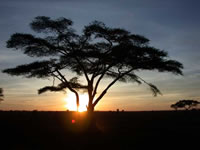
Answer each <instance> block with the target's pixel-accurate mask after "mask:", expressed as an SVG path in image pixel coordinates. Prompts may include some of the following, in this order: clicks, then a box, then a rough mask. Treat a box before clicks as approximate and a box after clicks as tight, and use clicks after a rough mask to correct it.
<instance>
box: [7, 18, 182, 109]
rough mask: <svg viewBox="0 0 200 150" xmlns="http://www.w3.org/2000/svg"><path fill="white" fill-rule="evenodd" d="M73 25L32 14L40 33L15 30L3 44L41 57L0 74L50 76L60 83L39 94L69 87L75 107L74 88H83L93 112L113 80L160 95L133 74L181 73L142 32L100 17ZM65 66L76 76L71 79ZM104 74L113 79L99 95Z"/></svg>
mask: <svg viewBox="0 0 200 150" xmlns="http://www.w3.org/2000/svg"><path fill="white" fill-rule="evenodd" d="M72 25H73V22H72V21H71V20H70V19H66V18H58V19H51V18H50V17H45V16H38V17H36V18H35V19H34V20H33V21H32V22H31V23H30V27H31V29H32V30H33V31H34V32H36V33H37V34H36V35H38V36H36V35H32V34H24V33H15V34H13V35H12V36H11V37H10V39H9V40H8V41H7V47H8V48H14V49H15V50H21V51H22V52H23V53H24V54H26V55H28V56H30V57H35V58H37V59H38V58H41V60H40V61H35V62H33V63H30V64H23V65H20V66H17V67H15V68H11V69H5V70H4V71H3V72H4V73H8V74H10V75H16V76H25V77H27V78H33V77H36V78H49V77H53V78H55V79H56V80H58V81H60V83H59V84H58V85H53V86H45V87H43V88H41V89H39V91H38V93H39V94H41V93H44V92H46V91H62V90H65V89H69V90H70V91H72V92H73V93H74V94H75V95H76V101H77V106H78V105H79V94H78V90H80V89H84V90H85V91H87V92H88V96H89V103H88V106H87V107H88V111H93V110H94V107H95V106H96V105H97V103H98V102H99V101H100V100H101V99H102V97H103V96H104V95H105V94H106V93H107V91H108V89H110V87H111V86H112V85H114V84H115V83H116V82H117V81H121V82H130V81H131V82H136V83H138V84H141V83H145V84H147V85H148V86H149V87H150V89H151V90H152V92H153V94H154V95H155V96H156V95H157V94H161V92H160V91H159V89H158V88H157V87H156V86H155V85H153V84H151V83H149V82H147V81H145V80H144V79H142V78H141V77H139V76H138V75H137V74H136V73H137V72H138V71H142V70H157V71H158V72H171V73H173V74H175V75H182V71H181V69H182V68H183V65H182V64H181V63H180V62H178V61H176V60H171V59H169V56H168V53H167V52H166V51H164V50H160V49H157V48H154V47H152V46H149V39H147V38H146V37H144V36H141V35H137V34H132V33H130V32H129V31H127V30H125V29H121V28H111V27H107V26H106V25H105V24H104V23H103V22H99V21H93V22H92V23H90V24H89V25H87V26H85V27H84V28H83V30H82V33H81V34H78V33H76V31H75V30H74V29H73V28H72ZM64 70H67V71H70V72H74V73H75V74H76V75H75V76H73V77H71V78H70V77H69V76H68V74H67V73H66V71H65V72H64ZM65 73H66V74H65ZM81 76H82V77H84V78H85V80H86V82H84V83H86V84H83V82H82V83H80V81H79V78H80V77H81ZM104 78H111V79H112V80H111V82H110V83H108V85H107V86H106V87H105V89H104V90H103V91H100V92H98V94H97V91H98V87H99V85H100V84H101V81H102V80H103V79H104Z"/></svg>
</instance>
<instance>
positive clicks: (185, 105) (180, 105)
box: [171, 100, 200, 110]
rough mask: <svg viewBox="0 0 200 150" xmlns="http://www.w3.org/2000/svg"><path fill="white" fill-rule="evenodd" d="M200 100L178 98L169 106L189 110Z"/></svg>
mask: <svg viewBox="0 0 200 150" xmlns="http://www.w3.org/2000/svg"><path fill="white" fill-rule="evenodd" d="M198 104H200V102H198V101H197V100H180V101H178V102H176V103H175V104H172V105H171V107H172V108H174V109H176V110H177V109H178V108H185V110H190V109H192V108H195V107H196V106H197V105H198Z"/></svg>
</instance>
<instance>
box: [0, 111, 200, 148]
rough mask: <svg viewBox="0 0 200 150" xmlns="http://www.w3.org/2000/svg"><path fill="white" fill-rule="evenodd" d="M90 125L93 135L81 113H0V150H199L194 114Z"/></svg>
mask: <svg viewBox="0 0 200 150" xmlns="http://www.w3.org/2000/svg"><path fill="white" fill-rule="evenodd" d="M95 119H96V127H97V129H88V130H86V128H87V123H86V122H85V121H84V120H85V114H84V113H80V114H77V113H74V112H39V111H33V112H27V111H0V127H1V145H0V149H2V150H4V149H6V150H9V149H11V150H15V149H19V150H53V149H54V150H64V149H66V150H67V149H70V150H71V149H75V150H76V149H80V150H83V149H87V150H90V149H91V150H92V149H95V150H97V149H98V150H99V149H110V150H116V149H142V148H144V147H145V148H148V149H150V148H154V149H164V148H168V149H174V148H177V149H180V148H183V147H184V148H188V149H193V148H194V147H196V146H198V147H199V139H200V138H199V137H200V134H199V133H200V111H178V112H175V111H155V112H153V111H152V112H150V111H149V112H120V113H117V112H95ZM72 120H74V123H72ZM197 149H198V148H197Z"/></svg>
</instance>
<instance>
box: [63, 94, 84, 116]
mask: <svg viewBox="0 0 200 150" xmlns="http://www.w3.org/2000/svg"><path fill="white" fill-rule="evenodd" d="M79 98H80V102H79V103H80V104H79V109H78V111H79V112H83V111H86V110H87V107H86V106H87V105H88V95H87V94H86V93H84V94H79ZM64 101H65V102H66V105H65V108H67V109H68V110H70V111H76V110H77V106H76V96H75V94H74V93H71V92H70V93H67V96H66V97H65V98H64Z"/></svg>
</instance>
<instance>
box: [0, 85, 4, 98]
mask: <svg viewBox="0 0 200 150" xmlns="http://www.w3.org/2000/svg"><path fill="white" fill-rule="evenodd" d="M3 96H4V95H3V89H2V88H0V101H3Z"/></svg>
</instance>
